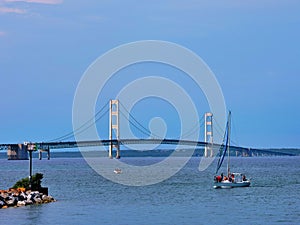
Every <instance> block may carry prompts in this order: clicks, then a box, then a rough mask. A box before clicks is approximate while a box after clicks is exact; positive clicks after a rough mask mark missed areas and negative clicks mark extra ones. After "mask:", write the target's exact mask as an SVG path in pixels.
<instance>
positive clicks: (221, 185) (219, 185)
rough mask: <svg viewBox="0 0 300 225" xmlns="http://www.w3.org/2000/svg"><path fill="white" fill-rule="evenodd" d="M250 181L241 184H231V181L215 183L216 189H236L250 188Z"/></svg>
mask: <svg viewBox="0 0 300 225" xmlns="http://www.w3.org/2000/svg"><path fill="white" fill-rule="evenodd" d="M249 186H250V181H249V180H247V181H240V182H229V181H222V182H215V183H214V188H236V187H249Z"/></svg>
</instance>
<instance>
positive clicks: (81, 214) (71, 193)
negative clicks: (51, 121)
mask: <svg viewBox="0 0 300 225" xmlns="http://www.w3.org/2000/svg"><path fill="white" fill-rule="evenodd" d="M126 160H132V162H133V163H137V164H138V163H144V162H143V161H145V160H147V161H151V160H152V161H153V162H154V161H157V159H155V158H149V157H148V158H128V159H126ZM231 162H232V170H234V168H238V170H239V171H241V172H247V174H248V177H251V178H252V186H251V187H249V188H236V189H217V190H215V189H213V188H212V176H213V172H214V170H215V165H216V164H215V163H214V164H213V165H212V166H210V167H209V168H208V169H207V170H206V171H204V172H199V171H198V165H199V158H192V159H191V160H190V162H189V163H188V164H187V166H186V167H185V168H184V169H183V170H181V171H180V172H179V173H177V174H176V175H175V176H173V177H172V178H170V179H168V180H166V181H164V182H162V183H159V184H156V185H151V186H146V187H127V186H122V185H119V184H116V183H112V182H110V181H108V180H105V179H104V178H102V177H101V176H99V175H98V174H97V173H96V172H94V171H93V170H92V169H91V168H90V167H89V166H88V165H87V164H86V162H85V161H84V159H82V158H53V159H51V160H50V161H48V160H44V159H43V160H42V161H39V160H37V159H34V161H33V169H34V173H35V172H42V173H44V179H43V185H44V186H48V187H49V193H50V194H51V195H52V196H53V197H55V198H56V199H57V200H58V201H57V202H54V203H50V204H44V205H36V206H26V207H20V208H9V209H1V210H0V218H1V219H0V224H26V225H27V224H300V197H299V194H300V157H257V158H256V157H253V158H232V159H231ZM28 163H29V162H28V161H8V160H6V159H1V160H0V164H1V179H0V188H1V189H6V188H8V187H10V186H12V185H13V184H14V183H15V181H16V180H17V179H19V178H22V177H26V176H28ZM121 175H122V174H121ZM121 175H119V176H121ZM117 176H118V175H117Z"/></svg>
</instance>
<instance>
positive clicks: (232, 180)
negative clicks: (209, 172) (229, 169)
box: [230, 173, 234, 182]
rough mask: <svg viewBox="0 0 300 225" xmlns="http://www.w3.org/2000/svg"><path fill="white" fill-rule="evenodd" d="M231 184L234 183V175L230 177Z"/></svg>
mask: <svg viewBox="0 0 300 225" xmlns="http://www.w3.org/2000/svg"><path fill="white" fill-rule="evenodd" d="M230 182H234V174H233V173H232V174H231V175H230Z"/></svg>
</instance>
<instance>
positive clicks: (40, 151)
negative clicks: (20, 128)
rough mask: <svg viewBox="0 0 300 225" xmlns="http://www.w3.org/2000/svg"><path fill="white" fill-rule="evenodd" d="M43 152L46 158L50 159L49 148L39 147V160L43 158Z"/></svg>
mask: <svg viewBox="0 0 300 225" xmlns="http://www.w3.org/2000/svg"><path fill="white" fill-rule="evenodd" d="M43 152H47V158H48V160H50V148H49V147H48V148H47V149H39V160H42V158H43Z"/></svg>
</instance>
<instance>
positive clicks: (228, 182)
mask: <svg viewBox="0 0 300 225" xmlns="http://www.w3.org/2000/svg"><path fill="white" fill-rule="evenodd" d="M230 126H231V112H230V111H229V113H228V120H227V124H226V131H225V135H224V141H223V142H224V144H222V146H221V148H220V156H219V160H218V165H217V170H216V175H215V176H214V188H234V187H249V186H250V183H251V182H250V180H248V179H247V178H246V175H245V174H242V173H231V171H230V149H229V147H230ZM226 153H227V154H228V159H227V175H225V176H224V175H223V173H221V175H217V174H218V172H219V170H220V168H221V166H222V163H223V161H224V158H225V156H226Z"/></svg>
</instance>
